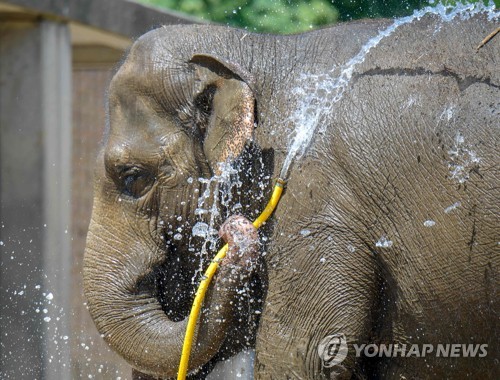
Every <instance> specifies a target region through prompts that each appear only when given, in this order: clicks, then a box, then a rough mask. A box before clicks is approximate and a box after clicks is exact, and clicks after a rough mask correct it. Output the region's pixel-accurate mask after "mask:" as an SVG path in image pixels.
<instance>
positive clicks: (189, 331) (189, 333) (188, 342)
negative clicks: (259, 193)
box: [177, 178, 286, 380]
mask: <svg viewBox="0 0 500 380" xmlns="http://www.w3.org/2000/svg"><path fill="white" fill-rule="evenodd" d="M285 185H286V181H285V180H284V179H282V178H278V179H277V180H276V183H275V185H274V188H273V192H272V195H271V199H270V200H269V202H268V203H267V205H266V207H265V208H264V210H263V211H262V212H261V214H260V215H259V216H258V218H257V219H255V220H254V221H253V223H252V224H253V226H254V227H255V228H257V229H258V228H259V227H261V226H262V225H263V224H264V223H265V222H266V221H267V220H268V219H269V217H270V216H271V215H272V213H273V212H274V210H275V209H276V206H277V205H278V202H279V200H280V198H281V195H282V193H283V190H284V187H285ZM228 249H229V246H228V244H225V245H224V246H223V247H222V248H221V249H220V250H219V252H218V253H217V255H216V256H215V257H214V258H213V259H212V261H211V263H210V265H209V266H208V268H207V270H206V271H205V274H204V276H203V278H202V280H201V282H200V285H199V286H198V290H197V291H196V295H195V297H194V301H193V306H192V307H191V312H190V313H189V318H188V323H187V327H186V335H185V336H184V343H183V346H182V354H181V361H180V364H179V372H178V373H177V379H178V380H184V379H185V378H186V375H187V369H188V364H189V356H190V354H191V346H192V343H193V336H194V331H195V329H196V321H197V320H198V316H199V315H200V310H201V305H202V303H203V299H204V298H205V294H206V292H207V290H208V286H209V285H210V281H211V280H212V278H213V277H214V275H215V272H216V271H217V268H218V267H219V264H220V262H221V261H222V259H223V258H224V257H226V254H227V251H228Z"/></svg>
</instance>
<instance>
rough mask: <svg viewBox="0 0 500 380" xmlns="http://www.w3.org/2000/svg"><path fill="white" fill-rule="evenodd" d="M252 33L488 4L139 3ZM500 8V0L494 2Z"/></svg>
mask: <svg viewBox="0 0 500 380" xmlns="http://www.w3.org/2000/svg"><path fill="white" fill-rule="evenodd" d="M136 1H140V2H142V3H146V4H150V5H155V6H159V7H163V8H169V9H173V10H176V11H179V12H184V13H188V14H190V15H193V16H196V17H199V18H201V19H204V20H210V21H214V22H218V23H222V24H227V25H231V26H235V27H239V28H246V29H248V30H251V31H257V32H267V33H282V34H289V33H298V32H303V31H306V30H312V29H317V28H318V27H322V26H326V25H329V24H333V23H335V22H337V21H349V20H354V19H361V18H375V17H400V16H405V15H409V14H411V13H413V11H414V10H415V9H420V8H422V7H425V6H428V5H429V4H438V3H442V4H446V5H449V4H456V3H464V2H465V3H476V2H480V1H481V2H485V3H488V0H136ZM495 4H496V6H497V7H498V6H500V0H495Z"/></svg>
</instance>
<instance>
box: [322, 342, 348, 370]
mask: <svg viewBox="0 0 500 380" xmlns="http://www.w3.org/2000/svg"><path fill="white" fill-rule="evenodd" d="M347 351H348V349H347V339H346V337H345V335H344V334H334V335H328V336H326V337H324V338H323V340H322V341H321V342H320V343H319V345H318V355H319V357H320V358H321V361H322V363H323V367H325V368H330V367H333V366H334V365H337V364H340V363H342V362H343V361H344V359H345V358H346V357H347Z"/></svg>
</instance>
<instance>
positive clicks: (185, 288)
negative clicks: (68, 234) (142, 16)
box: [84, 16, 500, 379]
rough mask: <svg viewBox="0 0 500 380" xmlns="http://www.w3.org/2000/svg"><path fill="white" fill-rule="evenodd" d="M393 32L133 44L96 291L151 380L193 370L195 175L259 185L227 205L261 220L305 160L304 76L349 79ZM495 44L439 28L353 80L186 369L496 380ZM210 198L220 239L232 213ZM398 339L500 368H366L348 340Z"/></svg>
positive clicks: (95, 236) (238, 263)
mask: <svg viewBox="0 0 500 380" xmlns="http://www.w3.org/2000/svg"><path fill="white" fill-rule="evenodd" d="M389 23H390V22H389V21H372V22H358V23H350V24H342V25H338V26H336V27H333V28H330V29H325V30H321V31H316V32H311V33H307V34H303V35H298V36H288V37H283V36H281V37H278V36H264V35H255V34H251V33H248V32H245V31H241V30H233V29H230V28H225V27H215V26H173V27H165V28H160V29H157V30H154V31H152V32H150V33H148V34H146V35H145V36H143V37H141V38H140V39H139V40H138V41H137V42H136V43H135V44H134V45H133V47H132V49H131V51H130V52H129V54H128V56H127V58H126V60H125V62H124V63H123V65H122V66H121V68H120V69H119V71H118V72H117V74H116V75H115V77H114V79H113V81H112V83H111V87H110V91H109V113H110V127H109V131H108V133H107V136H106V139H105V144H104V146H103V150H102V152H101V154H100V156H99V159H98V162H97V169H96V179H95V198H94V209H93V215H92V221H91V224H90V229H89V234H88V240H87V249H86V253H85V265H84V286H85V293H86V296H87V298H88V306H89V310H90V313H91V314H92V317H93V319H94V321H95V323H96V326H97V328H98V330H99V331H100V332H101V334H103V336H104V339H105V340H106V341H107V342H108V343H109V345H110V346H111V347H112V348H113V349H114V350H116V351H117V352H118V353H119V354H120V355H122V356H123V357H124V358H125V359H126V360H127V361H128V362H129V363H130V364H131V365H132V366H133V367H134V368H135V369H136V371H138V372H136V377H138V378H139V377H141V376H142V375H139V372H142V373H144V374H149V375H151V376H155V377H163V378H168V377H173V376H175V375H176V372H177V366H178V362H179V355H180V351H181V344H182V339H183V334H184V330H185V326H186V319H185V317H186V315H187V312H188V309H189V307H190V303H191V301H192V296H193V287H194V285H193V284H192V281H191V279H192V277H193V275H194V274H195V273H197V272H196V271H197V269H198V268H199V266H200V256H199V254H198V252H199V251H200V249H201V245H202V240H203V239H201V238H193V237H191V236H190V235H191V228H192V226H193V225H194V223H196V221H199V220H202V219H200V217H197V216H195V213H194V210H195V209H196V207H197V199H198V196H199V195H200V192H203V191H204V186H206V185H203V184H200V182H199V181H198V180H197V179H198V178H200V177H201V178H210V177H212V175H214V173H218V168H217V162H220V161H233V162H234V164H235V167H236V168H237V169H238V170H239V171H240V181H241V188H240V194H238V193H237V191H235V196H234V198H233V199H232V201H230V202H229V203H231V202H232V203H233V204H234V203H236V202H241V204H242V208H241V209H239V213H241V214H243V215H245V216H247V217H248V218H249V219H252V218H254V217H255V216H256V211H255V210H262V208H263V207H264V205H265V202H266V200H267V199H268V197H269V194H270V191H271V187H272V180H271V179H269V178H272V177H275V176H277V175H278V174H279V171H280V169H281V165H282V163H283V160H284V158H285V155H286V152H287V144H288V142H289V141H290V138H289V136H290V133H291V130H292V128H293V127H294V124H293V123H292V122H291V121H290V115H291V114H292V113H293V112H294V110H295V109H296V107H298V105H299V104H300V101H301V99H299V98H297V95H295V94H294V92H293V91H292V90H293V89H294V88H295V87H296V86H298V85H302V86H303V85H304V84H307V82H301V79H300V78H301V74H303V73H305V74H308V75H309V78H313V77H312V76H313V75H316V74H322V73H326V72H328V71H329V70H330V69H331V68H332V67H333V66H338V65H342V64H344V63H345V62H347V61H348V60H349V58H351V57H353V56H354V55H355V54H356V53H357V52H358V51H359V50H360V48H361V46H362V45H363V44H364V43H365V42H366V41H368V40H369V39H370V38H371V37H373V36H375V35H376V34H377V32H378V31H379V30H381V29H383V28H385V27H387V25H389ZM436 26H439V29H438V30H437V32H436ZM495 27H496V24H495V23H494V22H492V21H488V20H487V18H486V17H484V16H479V17H475V18H474V19H472V20H466V21H463V20H458V19H457V20H454V21H453V22H452V23H441V22H439V21H438V19H437V18H436V17H425V18H424V19H422V20H420V21H418V22H414V23H412V24H411V25H406V26H402V27H400V28H399V29H398V30H397V31H396V32H395V33H394V34H393V35H392V36H390V37H388V38H386V39H384V40H383V41H382V42H381V43H380V45H379V46H378V47H377V48H375V49H374V50H373V51H372V52H370V54H369V55H368V57H367V59H366V61H365V62H364V63H363V64H361V65H359V66H358V67H356V70H355V73H354V76H353V80H352V82H351V85H350V87H349V88H348V90H347V91H346V93H345V94H344V96H343V98H342V99H341V101H340V102H338V103H336V104H335V105H334V106H333V107H332V109H330V110H328V113H327V114H326V115H325V116H324V118H323V119H322V120H321V126H323V127H325V126H326V131H325V132H324V133H322V134H321V135H320V134H317V135H316V136H315V139H314V141H313V143H312V145H311V146H310V148H309V149H308V151H307V154H306V156H304V157H303V158H302V159H301V160H300V161H298V162H296V163H294V165H293V167H292V170H291V173H290V176H289V183H288V187H287V190H286V192H285V194H284V196H283V198H282V201H281V203H280V205H279V206H278V209H277V211H276V213H275V214H274V216H273V218H272V219H271V222H270V223H268V224H267V226H266V227H265V228H264V229H263V230H262V232H260V237H261V245H260V248H259V249H260V253H259V254H258V256H260V257H261V259H260V261H259V262H258V263H254V264H255V265H253V267H256V266H257V269H254V270H253V272H252V269H251V267H250V265H246V264H242V262H246V263H247V264H248V263H249V262H250V261H252V260H254V259H255V258H254V256H255V255H254V256H252V254H251V253H244V252H243V253H241V254H239V253H238V252H236V253H234V254H233V255H232V256H231V257H230V258H229V259H226V261H225V262H224V263H223V264H222V266H221V268H220V269H219V271H218V274H217V275H216V277H215V279H214V281H213V283H212V285H211V290H210V292H209V295H208V299H207V300H206V301H205V303H204V307H203V311H202V317H201V320H200V324H199V328H198V330H197V343H196V345H195V347H194V349H193V353H192V355H191V361H190V371H195V370H197V369H198V368H200V367H201V366H204V371H208V370H209V369H210V365H211V363H213V362H214V361H216V360H219V359H220V358H223V357H227V356H229V355H231V353H234V352H236V351H238V350H241V349H242V348H243V347H245V346H255V350H256V359H255V369H254V371H255V373H254V376H255V378H264V379H285V378H292V379H322V378H337V377H338V378H349V377H351V376H352V377H354V378H363V377H369V378H374V377H378V378H384V379H386V378H387V379H390V378H396V379H399V378H407V379H410V378H414V377H415V376H417V377H419V378H445V377H447V378H462V377H464V378H465V377H473V378H488V377H489V378H493V377H494V373H495V370H497V369H498V367H497V364H495V361H494V356H495V353H496V349H497V348H498V346H497V342H498V330H497V322H498V312H499V310H498V294H497V291H498V273H497V271H498V264H499V255H498V241H499V236H498V225H499V224H498V215H499V209H498V206H499V202H498V199H499V191H498V189H499V185H500V183H499V178H498V168H497V165H498V137H499V99H500V91H499V86H500V70H499V69H498V68H499V64H500V55H499V51H500V39H499V38H495V39H493V40H492V41H490V42H489V43H488V44H487V45H486V46H485V47H483V48H482V49H481V50H480V51H479V52H476V51H475V47H476V46H477V45H478V44H479V42H480V41H481V40H482V39H483V38H484V37H485V36H486V35H487V34H488V33H489V32H491V31H492V30H493V29H494V28H495ZM311 80H313V79H311ZM314 80H315V79H314ZM254 114H255V120H252V117H253V115H254ZM254 122H255V129H254V127H253V124H254ZM249 168H251V169H252V170H249ZM190 177H191V178H194V179H195V180H194V181H191V180H188V179H189V178H190ZM261 179H263V181H264V183H265V185H266V186H265V189H264V194H263V195H264V196H263V197H260V198H259V197H256V196H255V195H259V194H261V191H260V189H259V185H258V182H259V181H260V180H261ZM190 182H192V183H190ZM214 201H215V202H216V204H218V205H219V206H220V212H221V217H220V218H218V219H217V220H216V224H215V226H219V225H221V223H222V222H223V220H224V219H225V218H226V217H227V216H228V215H230V214H232V213H231V211H230V207H231V205H230V204H229V206H228V205H226V206H224V205H222V204H221V203H220V202H218V199H214ZM452 205H454V206H453V207H450V206H452ZM178 217H182V220H181V221H178ZM426 221H434V222H435V224H434V225H433V226H429V222H427V223H425V222H426ZM430 224H432V223H430ZM426 225H427V226H426ZM179 227H182V232H181V235H182V239H181V240H175V239H173V238H172V234H175V233H176V232H177V228H179ZM304 230H307V231H309V233H307V232H306V231H304ZM301 231H302V233H301ZM383 236H385V237H386V238H387V240H390V241H391V242H392V245H391V246H390V247H383V246H382V247H381V246H380V245H381V244H377V242H379V240H380V239H381V237H383ZM197 239H198V240H197ZM386 245H390V244H386ZM189 248H190V249H189ZM236 251H237V250H236ZM264 252H265V254H264ZM212 254H215V253H214V252H210V255H212ZM254 261H255V260H254ZM204 263H205V264H204V265H206V264H207V259H205V261H204ZM197 278H199V276H198V277H197ZM248 284H251V285H250V286H248ZM214 288H216V289H217V291H215V292H214V291H213V289H214ZM242 289H244V291H242ZM239 292H241V293H243V295H242V296H240V294H239ZM242 310H243V311H244V312H242ZM256 310H257V311H261V314H259V313H257V314H256V313H255V311H256ZM259 315H260V319H258V320H256V318H255V316H259ZM257 323H258V327H257V331H255V330H256V324H257ZM335 333H343V334H345V335H346V337H347V340H348V343H349V354H348V356H347V358H346V359H345V360H344V361H343V362H342V363H341V364H340V365H337V366H334V367H332V368H324V367H322V363H321V359H320V357H319V355H318V352H317V347H318V344H319V343H320V341H321V340H322V339H323V338H324V337H326V336H328V335H331V334H335ZM238 334H240V335H238ZM380 342H382V343H399V344H404V343H406V344H423V343H434V344H437V343H443V344H446V343H464V344H468V343H482V344H488V345H489V346H488V356H486V357H485V358H447V359H443V358H436V357H435V355H434V354H431V355H427V356H426V358H390V359H383V358H382V359H370V358H366V357H361V358H355V351H354V349H353V348H352V345H351V344H352V343H357V344H362V343H380ZM207 363H208V364H207ZM198 376H203V375H198ZM403 376H404V377H403ZM194 377H196V376H194Z"/></svg>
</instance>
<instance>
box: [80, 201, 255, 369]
mask: <svg viewBox="0 0 500 380" xmlns="http://www.w3.org/2000/svg"><path fill="white" fill-rule="evenodd" d="M96 209H97V210H96ZM98 209H99V207H98V206H97V207H96V206H95V207H94V213H93V217H92V221H91V224H90V227H89V233H88V237H87V248H86V252H85V258H84V271H83V275H84V291H85V296H86V298H87V301H88V308H89V311H90V314H91V316H92V318H93V320H94V322H95V324H96V326H97V329H98V331H99V332H100V333H101V334H102V336H103V338H104V339H105V340H106V342H107V343H108V344H109V345H110V346H111V348H112V349H113V350H115V351H116V352H117V353H119V354H120V355H121V356H122V357H123V358H124V359H125V360H127V362H128V363H130V364H131V365H132V366H133V367H134V368H135V369H137V370H139V371H141V372H143V373H146V374H150V375H153V376H160V377H174V376H175V375H176V373H177V366H178V364H179V360H180V353H181V349H182V342H183V336H184V333H185V330H186V325H187V318H186V319H184V320H181V321H177V322H176V321H173V320H171V319H169V317H168V316H167V315H166V314H165V312H164V311H163V309H162V305H161V303H160V302H159V300H158V299H157V298H156V297H155V296H154V294H153V292H152V291H151V289H144V287H141V285H140V284H141V282H143V280H144V279H145V278H147V277H148V276H151V275H152V273H153V270H154V268H155V267H157V266H158V265H161V263H162V262H163V261H164V260H165V253H164V252H163V250H159V249H158V247H156V248H154V246H153V243H152V242H147V241H145V240H144V239H145V238H139V241H137V242H132V243H131V240H134V238H132V237H131V236H128V239H121V238H119V236H120V235H119V233H118V232H119V231H116V230H113V229H112V228H110V227H108V226H110V225H111V226H112V225H113V224H111V223H105V220H104V219H102V218H109V217H110V215H109V213H106V215H105V216H102V217H99V214H100V213H99V210H98ZM104 226H106V228H105V227H104ZM136 235H140V236H147V235H145V234H140V233H139V234H137V231H136ZM122 236H123V234H122ZM160 251H161V252H160ZM243 272H244V270H243V268H238V267H235V266H231V265H229V266H223V267H222V268H221V270H220V271H219V273H218V275H217V277H216V279H215V281H214V283H213V285H212V287H211V289H210V291H209V294H208V295H207V299H206V301H205V305H206V307H205V308H204V309H203V310H202V314H201V316H200V320H199V321H198V327H197V331H196V333H195V341H194V342H195V343H194V344H193V351H192V354H191V360H190V370H192V369H195V368H198V367H200V366H201V365H203V364H204V363H206V362H207V361H208V360H209V359H210V358H211V357H212V356H213V355H214V354H215V353H216V352H217V351H218V350H219V348H220V346H221V345H222V342H223V341H224V338H225V333H226V331H227V329H228V327H229V324H230V323H231V315H233V314H234V310H233V308H234V307H236V304H237V302H233V301H234V299H235V298H236V297H237V294H236V290H237V284H238V283H241V280H242V279H244V278H246V277H247V275H246V273H243ZM214 289H217V290H216V291H214ZM163 307H164V308H165V305H163ZM168 307H169V306H168V305H167V308H168Z"/></svg>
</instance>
